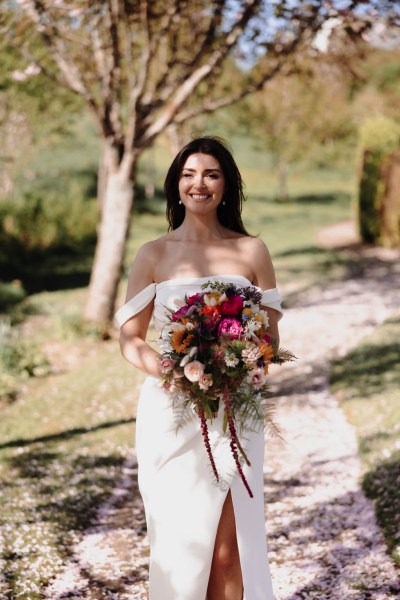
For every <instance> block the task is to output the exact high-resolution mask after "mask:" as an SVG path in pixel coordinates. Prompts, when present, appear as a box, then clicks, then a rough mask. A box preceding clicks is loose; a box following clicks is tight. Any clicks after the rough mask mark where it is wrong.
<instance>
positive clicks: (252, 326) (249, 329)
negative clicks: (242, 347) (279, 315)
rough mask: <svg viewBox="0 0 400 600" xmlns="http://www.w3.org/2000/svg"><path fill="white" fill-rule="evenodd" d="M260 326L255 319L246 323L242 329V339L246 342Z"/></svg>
mask: <svg viewBox="0 0 400 600" xmlns="http://www.w3.org/2000/svg"><path fill="white" fill-rule="evenodd" d="M261 326H262V324H261V323H260V321H256V320H255V319H249V320H248V321H246V325H245V329H244V337H245V338H246V340H249V339H250V338H252V337H253V336H254V334H255V332H256V331H258V330H259V329H261Z"/></svg>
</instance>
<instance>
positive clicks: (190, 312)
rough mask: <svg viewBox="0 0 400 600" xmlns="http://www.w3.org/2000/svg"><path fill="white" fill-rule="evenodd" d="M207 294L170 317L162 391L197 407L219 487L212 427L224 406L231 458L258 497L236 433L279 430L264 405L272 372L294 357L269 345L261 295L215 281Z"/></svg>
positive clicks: (198, 295)
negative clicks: (256, 428) (269, 428)
mask: <svg viewBox="0 0 400 600" xmlns="http://www.w3.org/2000/svg"><path fill="white" fill-rule="evenodd" d="M202 289H203V290H204V291H202V292H198V293H196V294H193V295H192V296H189V297H185V301H184V302H183V303H182V306H180V307H179V308H178V310H176V311H171V312H170V317H169V319H170V322H169V323H168V324H167V325H166V326H165V327H164V329H163V331H162V334H161V337H162V347H163V350H164V353H163V355H162V358H161V369H162V372H163V388H164V390H165V391H166V392H167V393H170V394H174V395H176V396H179V397H182V398H183V399H184V402H185V403H186V404H190V405H192V406H193V407H194V409H195V411H196V413H197V414H198V416H199V418H200V421H201V429H202V435H203V439H204V443H205V447H206V449H207V452H208V456H209V460H210V463H211V466H212V468H213V471H214V475H215V477H216V479H217V481H218V480H219V475H218V471H217V468H216V465H215V462H214V458H213V455H212V451H211V446H210V441H209V435H208V425H207V420H208V419H213V418H214V417H215V416H216V414H217V412H218V409H219V403H220V402H223V405H224V430H225V431H226V429H228V430H229V436H230V447H231V452H232V456H233V458H234V460H235V463H236V467H237V469H238V472H239V474H240V476H241V478H242V481H243V483H244V485H245V487H246V489H247V491H248V493H249V495H250V496H251V497H252V492H251V490H250V487H249V485H248V483H247V481H246V478H245V476H244V473H243V470H242V465H241V460H242V461H245V462H246V463H247V464H250V463H249V461H248V458H247V456H246V453H245V451H244V450H243V448H242V445H241V443H240V440H239V437H238V431H239V432H241V431H243V430H244V429H245V428H246V427H247V428H249V427H252V426H254V425H256V424H260V423H263V422H264V420H267V422H268V424H269V425H272V426H274V423H273V420H272V416H271V413H270V412H268V411H267V412H265V413H264V410H263V406H262V402H261V401H262V398H263V397H265V393H266V391H267V382H266V376H267V374H268V368H269V365H270V364H271V363H278V364H282V363H283V362H286V361H289V360H293V359H294V357H293V355H292V354H291V353H290V352H287V351H284V350H280V349H278V348H276V347H274V345H273V343H272V342H271V338H270V336H269V335H268V333H267V330H268V324H269V323H268V314H267V312H266V311H265V310H263V309H262V307H261V298H262V294H261V292H260V291H259V290H258V289H256V288H255V287H252V286H245V287H239V286H237V285H234V284H231V283H229V284H224V283H221V282H215V281H209V282H207V283H206V284H204V285H203V286H202Z"/></svg>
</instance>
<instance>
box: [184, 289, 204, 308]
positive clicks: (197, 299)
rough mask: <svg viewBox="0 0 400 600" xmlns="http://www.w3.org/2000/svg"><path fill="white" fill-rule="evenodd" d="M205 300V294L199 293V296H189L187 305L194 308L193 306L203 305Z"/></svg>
mask: <svg viewBox="0 0 400 600" xmlns="http://www.w3.org/2000/svg"><path fill="white" fill-rule="evenodd" d="M203 298H204V292H197V294H193V295H192V296H189V298H188V299H187V301H186V302H187V304H188V306H192V305H193V304H197V305H199V304H203Z"/></svg>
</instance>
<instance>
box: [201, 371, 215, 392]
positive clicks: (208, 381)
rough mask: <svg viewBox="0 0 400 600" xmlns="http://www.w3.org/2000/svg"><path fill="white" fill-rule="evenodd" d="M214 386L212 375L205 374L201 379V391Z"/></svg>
mask: <svg viewBox="0 0 400 600" xmlns="http://www.w3.org/2000/svg"><path fill="white" fill-rule="evenodd" d="M212 384H213V378H212V375H210V374H209V373H203V375H202V376H201V377H200V379H199V388H200V389H201V390H208V388H209V387H211V386H212Z"/></svg>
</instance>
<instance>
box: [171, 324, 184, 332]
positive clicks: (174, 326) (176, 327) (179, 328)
mask: <svg viewBox="0 0 400 600" xmlns="http://www.w3.org/2000/svg"><path fill="white" fill-rule="evenodd" d="M169 327H170V330H171V331H184V330H185V329H186V327H185V325H183V324H182V323H178V322H176V323H171V325H170V326H169Z"/></svg>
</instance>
